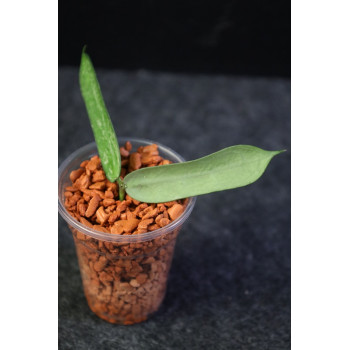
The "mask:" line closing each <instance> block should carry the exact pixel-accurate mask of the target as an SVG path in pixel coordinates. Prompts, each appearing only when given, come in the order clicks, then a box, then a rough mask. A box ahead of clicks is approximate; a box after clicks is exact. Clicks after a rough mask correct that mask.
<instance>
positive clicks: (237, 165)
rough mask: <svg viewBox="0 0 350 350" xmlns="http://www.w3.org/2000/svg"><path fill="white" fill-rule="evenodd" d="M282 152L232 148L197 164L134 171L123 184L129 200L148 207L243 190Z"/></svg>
mask: <svg viewBox="0 0 350 350" xmlns="http://www.w3.org/2000/svg"><path fill="white" fill-rule="evenodd" d="M281 152H283V151H265V150H263V149H260V148H257V147H254V146H247V145H238V146H232V147H228V148H225V149H223V150H221V151H219V152H216V153H213V154H210V155H208V156H206V157H203V158H200V159H197V160H193V161H189V162H184V163H176V164H169V165H163V166H156V167H149V168H143V169H139V170H136V171H133V172H132V173H130V174H128V175H127V176H126V177H125V179H124V184H125V186H126V192H127V193H128V194H129V195H130V196H131V197H132V198H135V199H136V200H139V201H142V202H147V203H161V202H168V201H172V200H175V199H180V198H186V197H192V196H197V195H200V194H205V193H211V192H216V191H222V190H227V189H232V188H236V187H242V186H246V185H249V184H251V183H252V182H254V181H256V180H257V179H258V178H259V177H260V176H261V175H262V174H263V172H264V171H265V169H266V167H267V165H268V164H269V162H270V160H271V159H272V158H273V157H274V156H275V155H277V154H279V153H281Z"/></svg>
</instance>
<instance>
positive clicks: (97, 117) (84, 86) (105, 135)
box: [79, 47, 121, 182]
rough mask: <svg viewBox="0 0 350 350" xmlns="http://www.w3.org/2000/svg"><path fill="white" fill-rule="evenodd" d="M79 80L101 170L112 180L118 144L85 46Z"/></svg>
mask: <svg viewBox="0 0 350 350" xmlns="http://www.w3.org/2000/svg"><path fill="white" fill-rule="evenodd" d="M79 80H80V90H81V93H82V95H83V99H84V101H85V106H86V109H87V112H88V115H89V119H90V124H91V127H92V131H93V133H94V137H95V141H96V145H97V149H98V153H99V156H100V158H101V163H102V167H103V170H104V171H105V173H106V176H107V179H108V180H109V181H111V182H114V181H115V180H116V179H117V178H118V177H119V175H120V170H121V160H120V151H119V145H118V141H117V137H116V134H115V132H114V128H113V125H112V122H111V119H110V117H109V114H108V111H107V108H106V106H105V103H104V100H103V96H102V93H101V89H100V84H99V83H98V80H97V77H96V73H95V70H94V67H93V65H92V62H91V60H90V57H89V55H88V54H87V53H85V47H84V49H83V53H82V56H81V64H80V72H79Z"/></svg>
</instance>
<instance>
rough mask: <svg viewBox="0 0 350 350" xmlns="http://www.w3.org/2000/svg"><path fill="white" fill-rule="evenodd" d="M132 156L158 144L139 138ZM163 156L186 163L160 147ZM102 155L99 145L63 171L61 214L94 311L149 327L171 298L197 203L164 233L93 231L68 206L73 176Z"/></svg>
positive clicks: (71, 159)
mask: <svg viewBox="0 0 350 350" xmlns="http://www.w3.org/2000/svg"><path fill="white" fill-rule="evenodd" d="M127 140H129V141H130V142H131V143H132V145H133V150H136V149H137V148H138V147H139V146H145V145H149V144H152V143H157V142H153V141H149V140H141V139H134V138H126V137H124V138H122V137H120V138H118V141H119V143H120V145H121V146H122V145H124V143H125V142H126V141H127ZM157 145H158V149H159V153H160V155H161V156H162V157H164V158H165V159H169V160H171V161H172V162H174V163H176V162H183V161H184V159H183V158H182V157H181V156H180V155H178V154H177V153H176V152H174V151H173V150H171V149H169V148H167V147H165V146H163V145H161V144H159V143H157ZM96 154H97V148H96V145H95V143H90V144H88V145H86V146H84V147H82V148H80V149H78V150H77V151H75V152H74V153H72V154H71V155H70V156H69V157H68V158H67V159H66V160H65V161H63V163H62V164H61V166H60V167H59V170H58V210H59V213H60V214H61V216H62V217H63V219H64V220H65V221H66V222H67V223H68V226H69V228H70V229H71V231H72V233H73V239H74V243H75V248H76V253H77V257H78V262H79V267H80V274H81V278H82V282H83V287H84V293H85V296H86V299H87V303H88V305H89V307H90V309H91V310H92V311H93V312H94V313H95V314H96V315H97V316H99V317H100V318H102V319H104V320H106V321H108V322H111V323H116V324H125V325H130V324H134V323H138V322H142V321H145V320H146V319H148V318H149V317H150V315H152V314H153V313H154V312H156V311H157V310H158V308H159V307H160V305H161V303H162V301H163V299H164V296H165V292H166V284H167V278H168V273H169V269H170V267H171V262H172V257H173V253H174V247H175V243H176V238H177V235H178V233H179V231H180V229H181V227H182V225H183V224H184V222H185V221H186V219H187V218H188V217H189V215H190V213H191V211H192V209H193V206H194V204H195V201H196V198H195V197H192V198H189V199H188V200H187V203H186V208H185V210H184V212H183V213H182V215H181V216H180V217H178V218H177V219H176V220H174V221H173V222H171V223H170V224H169V225H168V226H165V227H163V228H161V229H158V230H155V231H151V232H147V233H141V234H136V235H116V234H110V233H105V232H101V231H97V230H94V229H92V228H89V227H87V226H85V225H83V224H81V223H80V222H79V221H78V220H76V219H75V218H73V217H72V216H71V215H70V214H69V213H68V211H67V210H66V209H65V206H64V192H65V188H66V187H67V186H69V185H70V184H71V182H70V179H69V174H70V173H71V171H73V170H75V169H78V168H79V166H80V164H81V162H83V161H84V160H86V159H90V158H91V157H92V156H94V155H96Z"/></svg>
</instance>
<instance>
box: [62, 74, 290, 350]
mask: <svg viewBox="0 0 350 350" xmlns="http://www.w3.org/2000/svg"><path fill="white" fill-rule="evenodd" d="M97 74H98V77H99V80H100V84H101V88H102V91H103V94H104V97H105V100H106V104H107V107H108V109H109V112H110V115H111V118H112V121H113V123H114V126H115V128H116V131H117V134H118V135H120V136H133V137H141V138H147V139H151V140H155V141H158V142H161V143H163V144H165V145H167V146H169V147H171V148H173V149H174V150H175V151H177V152H178V153H180V154H181V155H182V156H184V157H185V159H187V160H191V159H195V158H199V157H201V156H204V155H206V154H208V153H211V152H214V151H217V150H219V149H221V148H224V147H227V146H230V145H235V144H251V145H255V146H258V147H261V148H265V149H268V150H277V149H287V150H288V151H287V152H286V153H283V154H281V155H279V156H278V157H276V158H275V159H273V160H272V162H271V164H270V165H269V167H268V169H267V170H266V172H265V174H264V175H263V177H262V178H261V179H259V180H258V181H257V182H256V183H254V184H252V185H250V186H248V187H244V188H240V189H235V190H230V191H224V192H219V193H214V194H210V195H204V196H201V197H199V198H198V199H197V204H196V206H195V208H194V210H193V213H192V215H191V216H190V218H189V220H188V221H187V222H186V224H185V226H184V227H183V230H182V231H181V233H180V235H179V238H178V241H177V245H176V250H175V255H174V260H173V264H172V268H171V271H170V276H169V281H168V290H167V294H166V297H165V300H164V302H163V304H162V306H161V308H160V310H159V311H158V312H157V313H156V314H155V315H154V316H153V317H152V318H151V319H149V320H148V321H146V322H144V323H141V324H137V325H133V326H117V325H112V324H109V323H107V322H105V321H103V320H101V319H99V318H98V317H97V316H95V315H94V314H93V313H92V312H91V311H90V310H89V308H88V306H87V304H86V301H85V297H84V294H83V290H82V285H81V280H80V275H79V268H78V263H77V259H76V256H75V250H74V244H73V239H72V237H71V233H70V231H69V229H68V227H67V225H66V223H65V222H64V221H63V220H62V219H61V218H59V237H58V240H59V257H58V266H59V273H58V278H59V291H58V292H59V300H58V304H59V315H58V317H59V348H60V349H84V350H86V349H121V350H123V349H127V350H133V349H137V350H142V349H216V350H219V349H223V350H226V349H259V350H264V349H268V350H273V349H276V350H277V349H279V350H282V349H289V348H290V81H289V80H279V79H274V80H268V79H262V78H259V79H252V78H250V79H244V78H235V77H220V76H212V77H207V76H186V75H170V74H153V73H149V72H144V71H140V72H135V73H125V72H120V71H104V70H98V71H97ZM58 136H59V163H61V162H62V161H63V159H64V158H65V157H67V156H68V155H69V154H70V153H72V152H73V151H74V150H76V149H77V148H78V147H80V146H83V145H85V144H87V143H89V142H91V141H93V135H92V131H91V129H90V125H89V123H88V117H87V115H86V112H85V107H84V104H83V101H82V98H81V95H80V91H79V85H78V70H77V69H73V68H72V69H69V68H65V69H60V70H59V135H58Z"/></svg>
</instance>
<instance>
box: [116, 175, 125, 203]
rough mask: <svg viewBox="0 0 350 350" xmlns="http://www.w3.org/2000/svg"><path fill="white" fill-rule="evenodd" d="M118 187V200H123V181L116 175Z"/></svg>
mask: <svg viewBox="0 0 350 350" xmlns="http://www.w3.org/2000/svg"><path fill="white" fill-rule="evenodd" d="M117 183H118V187H119V200H120V201H123V200H124V198H125V184H124V181H123V180H122V179H121V178H120V177H118V179H117Z"/></svg>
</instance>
